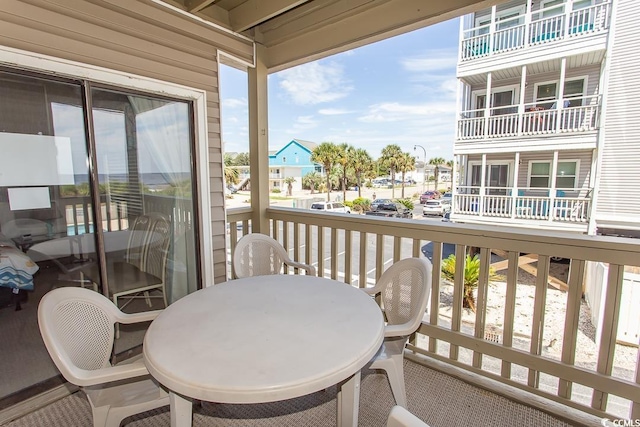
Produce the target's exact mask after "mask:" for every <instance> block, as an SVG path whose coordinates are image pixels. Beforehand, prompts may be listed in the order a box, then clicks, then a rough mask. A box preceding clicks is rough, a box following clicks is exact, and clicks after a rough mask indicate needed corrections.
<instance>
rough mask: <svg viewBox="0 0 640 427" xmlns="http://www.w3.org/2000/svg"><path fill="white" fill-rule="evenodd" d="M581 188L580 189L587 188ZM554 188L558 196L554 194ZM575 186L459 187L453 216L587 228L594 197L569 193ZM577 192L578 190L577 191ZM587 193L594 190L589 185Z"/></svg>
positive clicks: (463, 218) (467, 219) (538, 225)
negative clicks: (565, 188) (519, 187)
mask: <svg viewBox="0 0 640 427" xmlns="http://www.w3.org/2000/svg"><path fill="white" fill-rule="evenodd" d="M584 190H585V189H582V191H581V192H584ZM554 192H555V194H556V196H551V195H550V194H553V193H554ZM570 192H575V190H574V189H567V190H551V189H541V188H527V189H523V188H521V189H518V191H513V189H511V188H497V187H496V188H492V187H485V189H484V194H482V193H483V190H482V189H481V188H480V187H471V186H470V187H458V188H457V189H456V194H455V195H454V202H453V207H452V215H451V217H452V219H454V220H455V219H458V220H461V221H467V222H486V223H492V222H494V223H495V222H499V223H501V224H505V223H506V224H509V223H511V225H516V224H519V225H528V226H531V227H543V228H556V229H557V228H560V229H564V230H572V231H580V232H586V231H587V226H588V222H589V213H590V205H591V197H590V196H587V197H577V196H576V197H572V196H566V194H570ZM576 193H577V192H576ZM586 194H588V195H589V194H591V190H589V189H586Z"/></svg>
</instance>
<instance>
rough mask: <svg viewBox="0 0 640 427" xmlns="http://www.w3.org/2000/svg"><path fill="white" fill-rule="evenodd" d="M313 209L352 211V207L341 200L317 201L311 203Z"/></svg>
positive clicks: (340, 211)
mask: <svg viewBox="0 0 640 427" xmlns="http://www.w3.org/2000/svg"><path fill="white" fill-rule="evenodd" d="M311 210H315V211H323V212H339V213H351V209H349V207H348V206H345V205H343V204H342V203H340V202H316V203H313V204H312V205H311Z"/></svg>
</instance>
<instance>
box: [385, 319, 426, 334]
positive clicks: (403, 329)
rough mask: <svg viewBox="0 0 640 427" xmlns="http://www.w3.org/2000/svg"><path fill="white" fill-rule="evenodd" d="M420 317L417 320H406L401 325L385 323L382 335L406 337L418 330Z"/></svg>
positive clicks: (420, 321)
mask: <svg viewBox="0 0 640 427" xmlns="http://www.w3.org/2000/svg"><path fill="white" fill-rule="evenodd" d="M420 323H422V319H419V320H418V321H417V322H407V323H403V324H401V325H386V326H385V327H384V337H385V338H390V337H407V336H409V335H411V334H412V333H414V332H415V331H417V330H418V328H419V327H420Z"/></svg>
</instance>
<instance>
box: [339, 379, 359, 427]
mask: <svg viewBox="0 0 640 427" xmlns="http://www.w3.org/2000/svg"><path fill="white" fill-rule="evenodd" d="M337 401H338V423H337V424H338V427H356V426H357V425H358V409H359V408H360V371H358V372H356V373H355V374H353V375H352V376H351V377H350V378H347V379H346V380H345V381H343V382H341V383H340V384H338V398H337Z"/></svg>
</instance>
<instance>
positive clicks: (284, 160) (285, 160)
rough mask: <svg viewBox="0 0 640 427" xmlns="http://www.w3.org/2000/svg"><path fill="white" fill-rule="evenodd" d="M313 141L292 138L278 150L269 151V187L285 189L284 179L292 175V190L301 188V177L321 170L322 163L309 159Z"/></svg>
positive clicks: (313, 147) (314, 146) (313, 146)
mask: <svg viewBox="0 0 640 427" xmlns="http://www.w3.org/2000/svg"><path fill="white" fill-rule="evenodd" d="M317 146H318V144H316V143H315V142H310V141H303V140H300V139H292V140H291V141H290V142H289V143H288V144H286V145H285V146H284V147H282V148H281V149H280V150H278V151H274V152H270V153H269V189H274V188H278V189H280V190H282V191H286V184H285V183H284V179H285V178H287V177H290V176H292V177H294V178H295V179H296V181H295V182H294V183H293V186H292V187H293V190H294V191H295V190H301V189H302V177H303V176H305V175H306V174H308V173H311V172H314V171H316V172H319V173H322V172H323V168H322V165H320V164H318V163H314V162H312V161H311V153H312V152H313V150H314V149H315V148H316V147H317Z"/></svg>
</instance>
